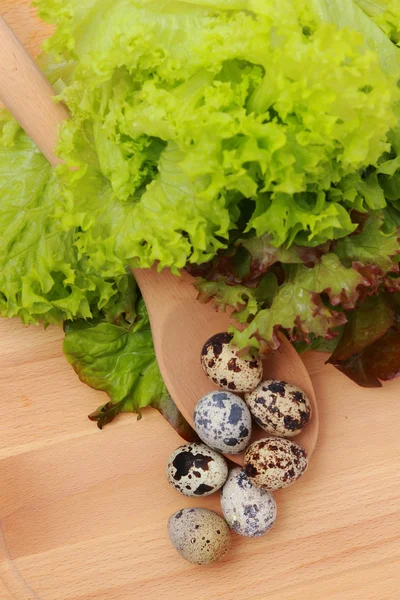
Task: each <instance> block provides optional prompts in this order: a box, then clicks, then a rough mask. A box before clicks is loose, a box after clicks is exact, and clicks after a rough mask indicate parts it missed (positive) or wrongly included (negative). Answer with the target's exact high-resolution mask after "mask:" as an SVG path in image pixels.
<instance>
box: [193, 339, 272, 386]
mask: <svg viewBox="0 0 400 600" xmlns="http://www.w3.org/2000/svg"><path fill="white" fill-rule="evenodd" d="M231 340H232V335H230V334H229V333H217V334H216V335H213V336H212V337H211V338H210V339H209V340H208V341H207V342H206V343H205V344H204V346H203V350H202V351H201V365H202V367H203V370H204V372H205V374H206V375H207V377H209V378H210V379H211V380H212V381H213V382H214V383H215V384H217V385H218V387H220V388H222V389H223V390H230V391H234V392H250V391H251V390H254V388H255V387H256V386H257V385H258V384H259V383H260V381H261V379H262V374H263V367H262V361H261V359H260V358H253V359H250V360H249V359H245V358H240V357H239V356H238V354H237V352H238V350H239V348H238V347H237V346H234V345H233V344H231Z"/></svg>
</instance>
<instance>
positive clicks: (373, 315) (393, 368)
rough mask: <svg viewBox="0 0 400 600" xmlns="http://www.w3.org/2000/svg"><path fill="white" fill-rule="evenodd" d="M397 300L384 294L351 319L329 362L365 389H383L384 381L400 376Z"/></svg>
mask: <svg viewBox="0 0 400 600" xmlns="http://www.w3.org/2000/svg"><path fill="white" fill-rule="evenodd" d="M394 301H395V297H394V296H390V295H388V294H380V295H378V296H374V297H372V298H367V300H366V301H365V302H364V303H363V304H362V305H361V306H360V307H359V308H358V309H357V310H355V311H353V312H352V313H351V314H349V316H348V323H347V325H346V326H345V328H344V331H343V335H342V337H341V339H340V342H339V343H338V345H337V347H336V349H335V351H334V352H333V354H332V356H331V357H330V359H329V360H328V362H329V363H330V364H332V365H334V366H335V367H336V368H337V369H339V371H341V372H342V373H344V374H345V375H347V376H348V377H350V379H352V380H353V381H355V383H357V384H358V385H360V386H363V387H381V385H382V384H381V381H387V380H389V379H393V378H394V377H396V376H397V375H398V374H399V373H400V330H399V325H400V323H399V318H398V308H397V307H396V305H395V302H394Z"/></svg>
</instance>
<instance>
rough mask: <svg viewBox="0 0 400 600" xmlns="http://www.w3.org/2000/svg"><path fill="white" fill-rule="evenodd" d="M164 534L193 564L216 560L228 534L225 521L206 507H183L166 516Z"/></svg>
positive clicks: (222, 552)
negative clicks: (165, 531) (168, 517)
mask: <svg viewBox="0 0 400 600" xmlns="http://www.w3.org/2000/svg"><path fill="white" fill-rule="evenodd" d="M168 535H169V537H170V540H171V542H172V544H173V546H174V548H175V549H176V550H177V551H178V552H179V554H180V555H181V556H183V558H185V559H186V560H188V561H189V562H191V563H194V564H196V565H208V564H210V563H213V562H215V561H217V560H220V559H221V558H222V557H223V556H224V555H225V554H226V552H227V551H228V548H229V544H230V540H231V536H230V530H229V527H228V525H227V523H226V522H225V521H224V519H223V518H222V517H220V516H219V515H217V513H215V512H213V511H212V510H208V509H206V508H183V509H181V510H179V511H178V512H176V513H175V514H173V515H172V517H170V519H169V521H168Z"/></svg>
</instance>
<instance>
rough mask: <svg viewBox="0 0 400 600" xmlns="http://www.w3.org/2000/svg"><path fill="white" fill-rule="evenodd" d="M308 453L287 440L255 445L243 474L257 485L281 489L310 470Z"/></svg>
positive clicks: (275, 440)
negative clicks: (308, 468) (308, 467)
mask: <svg viewBox="0 0 400 600" xmlns="http://www.w3.org/2000/svg"><path fill="white" fill-rule="evenodd" d="M307 466H308V459H307V452H306V451H305V450H304V448H302V447H301V446H299V445H298V444H295V443H294V442H292V441H291V440H287V439H285V438H265V439H262V440H259V441H258V442H254V443H253V444H252V445H251V446H250V447H249V448H248V449H247V451H246V453H245V456H244V471H245V473H246V475H247V476H248V478H249V479H250V481H251V482H252V483H253V484H254V485H259V486H261V487H264V488H266V489H268V490H279V489H281V488H284V487H288V486H289V485H291V484H292V483H294V482H295V481H296V480H297V479H298V478H299V477H300V476H301V475H302V474H303V473H304V472H305V471H306V469H307Z"/></svg>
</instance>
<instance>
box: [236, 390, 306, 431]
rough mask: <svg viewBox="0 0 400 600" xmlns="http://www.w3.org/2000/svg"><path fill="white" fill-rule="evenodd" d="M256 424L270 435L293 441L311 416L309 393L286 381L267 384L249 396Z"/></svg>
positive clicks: (247, 400)
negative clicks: (292, 438) (288, 438)
mask: <svg viewBox="0 0 400 600" xmlns="http://www.w3.org/2000/svg"><path fill="white" fill-rule="evenodd" d="M245 400H246V403H247V406H248V407H249V409H250V412H251V414H252V415H253V417H254V420H255V422H256V423H258V425H260V427H262V428H263V429H265V431H267V432H268V433H272V434H275V435H282V436H283V437H293V436H295V435H297V434H298V433H300V431H301V430H302V429H303V427H304V426H305V425H306V424H307V423H308V421H309V419H310V416H311V403H310V400H309V398H308V396H307V394H306V393H305V392H303V391H302V390H301V389H300V388H298V387H297V386H295V385H292V384H291V383H285V381H273V380H269V381H263V382H262V383H260V384H259V385H258V386H257V387H256V389H255V390H253V391H252V392H250V393H248V394H246V396H245Z"/></svg>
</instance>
